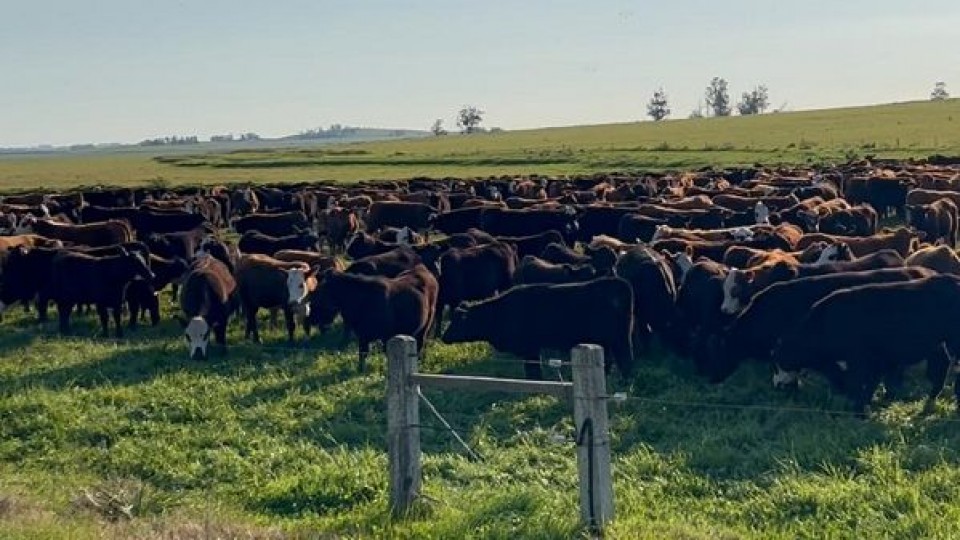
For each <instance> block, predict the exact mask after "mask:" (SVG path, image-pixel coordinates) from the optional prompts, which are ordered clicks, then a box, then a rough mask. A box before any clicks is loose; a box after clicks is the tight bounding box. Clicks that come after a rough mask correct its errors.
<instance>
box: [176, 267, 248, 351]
mask: <svg viewBox="0 0 960 540" xmlns="http://www.w3.org/2000/svg"><path fill="white" fill-rule="evenodd" d="M236 291H237V282H236V280H235V279H234V278H233V275H232V274H231V273H230V270H229V269H228V268H227V266H226V265H224V264H223V263H222V262H220V261H219V260H217V259H216V258H214V257H211V256H209V255H205V256H202V257H200V258H198V259H197V260H195V261H194V262H193V264H192V265H191V267H190V271H189V273H188V274H187V276H186V278H184V280H183V287H182V288H181V291H180V310H181V311H182V312H183V317H178V320H179V321H180V324H181V326H183V329H184V331H183V335H184V338H185V339H186V341H187V350H188V352H189V354H190V358H192V359H195V360H202V359H205V358H207V345H208V344H209V343H210V334H211V333H212V334H213V335H214V337H215V339H216V342H217V344H218V345H220V346H222V347H224V348H225V347H226V345H227V323H228V321H229V320H230V315H231V314H232V313H233V311H234V310H235V309H236V307H237V304H238V302H237V296H236Z"/></svg>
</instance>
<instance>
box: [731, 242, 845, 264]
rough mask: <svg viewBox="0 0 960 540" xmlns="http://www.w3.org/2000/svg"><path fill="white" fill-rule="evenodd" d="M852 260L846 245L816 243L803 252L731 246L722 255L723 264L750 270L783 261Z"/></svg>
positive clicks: (804, 262)
mask: <svg viewBox="0 0 960 540" xmlns="http://www.w3.org/2000/svg"><path fill="white" fill-rule="evenodd" d="M849 260H853V253H851V252H850V248H849V247H847V245H846V244H827V243H826V242H816V243H813V244H810V245H809V246H807V248H806V249H804V250H803V251H783V250H781V249H774V250H763V249H754V248H750V247H744V246H732V247H730V248H729V249H727V251H726V253H724V254H723V264H726V265H727V266H730V267H733V268H752V267H754V266H761V265H764V264H773V263H776V262H780V261H784V262H787V263H790V264H824V263H828V262H837V261H849Z"/></svg>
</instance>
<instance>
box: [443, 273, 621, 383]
mask: <svg viewBox="0 0 960 540" xmlns="http://www.w3.org/2000/svg"><path fill="white" fill-rule="evenodd" d="M632 334H633V292H632V291H631V289H630V284H629V283H627V282H626V281H624V280H622V279H620V278H600V279H596V280H594V281H588V282H586V283H574V284H565V285H521V286H519V287H514V288H512V289H510V290H509V291H507V292H505V293H503V294H501V295H499V296H496V297H494V298H491V299H489V300H484V301H481V302H477V303H473V304H463V305H461V306H459V307H458V308H457V309H456V310H454V312H453V316H452V317H451V321H450V326H449V327H447V330H446V332H444V334H443V338H442V339H443V341H444V342H445V343H461V342H467V341H486V342H488V343H490V344H491V345H493V347H494V348H496V349H497V350H498V351H502V352H507V353H512V354H515V355H517V356H519V357H520V358H522V359H524V360H525V361H526V362H525V363H524V369H525V371H526V374H527V376H528V377H530V378H540V376H541V371H540V365H539V364H538V363H537V361H538V360H539V355H540V351H541V349H556V350H563V351H567V350H569V349H570V348H572V347H575V346H576V345H579V344H581V343H593V344H596V345H600V346H602V347H603V348H604V352H605V353H606V355H607V356H606V360H607V363H606V366H605V367H606V368H607V371H609V370H610V367H611V366H612V363H611V362H610V360H612V361H613V362H615V363H616V364H617V368H618V369H619V370H620V373H621V374H622V375H623V376H625V377H626V376H629V375H630V374H631V373H632V371H633V341H632Z"/></svg>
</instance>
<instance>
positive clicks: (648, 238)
mask: <svg viewBox="0 0 960 540" xmlns="http://www.w3.org/2000/svg"><path fill="white" fill-rule="evenodd" d="M662 225H670V226H671V227H681V226H682V227H685V226H686V225H687V221H686V220H684V219H680V218H663V219H661V218H652V217H648V216H641V215H639V214H625V215H623V216H622V217H621V218H620V222H619V223H618V224H617V232H616V234H615V235H614V236H616V237H617V239H619V240H622V241H624V242H652V241H653V235H654V234H656V232H657V227H660V226H662Z"/></svg>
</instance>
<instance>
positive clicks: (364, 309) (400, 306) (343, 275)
mask: <svg viewBox="0 0 960 540" xmlns="http://www.w3.org/2000/svg"><path fill="white" fill-rule="evenodd" d="M438 289H439V286H438V284H437V280H436V278H434V277H433V274H431V273H430V271H429V270H427V268H426V267H425V266H423V265H422V264H418V265H415V266H414V267H413V268H412V269H410V270H408V271H406V272H403V273H401V274H399V275H397V276H396V277H394V278H387V277H382V276H363V275H357V274H351V273H349V272H339V271H337V270H327V271H326V272H324V273H323V274H322V277H321V279H320V284H319V285H318V287H317V290H316V291H315V292H314V294H313V295H312V297H311V300H310V302H311V305H312V306H313V309H312V310H311V314H310V318H309V321H310V324H314V325H316V326H318V327H321V328H322V327H325V326H329V325H330V324H331V323H333V320H334V318H335V317H336V315H337V313H340V316H341V318H342V319H343V325H344V329H345V330H346V331H348V332H352V333H354V334H355V335H356V336H357V339H358V341H359V347H358V357H359V358H358V364H357V370H358V371H359V372H360V373H363V372H364V371H365V363H366V359H367V356H368V355H369V354H370V344H371V343H373V342H375V341H383V342H386V341H387V340H388V339H390V338H392V337H393V336H395V335H398V334H405V335H409V336H412V337H413V338H414V339H416V340H417V350H418V351H420V352H421V354H422V352H423V349H424V345H425V342H426V335H427V332H428V331H429V330H430V328H432V326H433V316H434V311H435V309H436V303H437V296H438Z"/></svg>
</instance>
